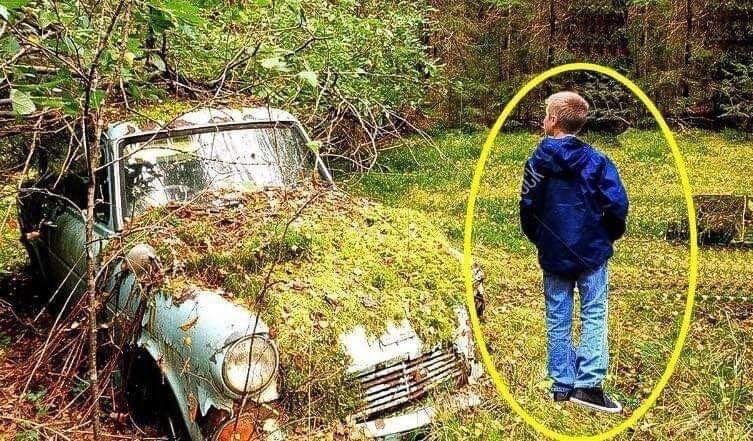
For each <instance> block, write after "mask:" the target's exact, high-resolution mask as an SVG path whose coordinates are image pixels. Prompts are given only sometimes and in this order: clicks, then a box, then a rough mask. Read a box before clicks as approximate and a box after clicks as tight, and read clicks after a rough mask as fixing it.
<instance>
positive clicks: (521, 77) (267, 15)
mask: <svg viewBox="0 0 753 441" xmlns="http://www.w3.org/2000/svg"><path fill="white" fill-rule="evenodd" d="M117 8H122V9H121V10H122V11H123V12H122V17H121V18H120V20H119V21H118V22H117V23H116V24H117V26H115V29H114V30H113V33H112V36H111V38H110V39H109V40H108V41H107V42H106V44H105V45H104V47H103V50H102V54H101V57H100V58H99V59H98V62H99V64H98V73H99V77H100V78H99V82H98V85H97V87H96V90H95V91H94V93H93V98H94V100H93V101H94V103H95V105H96V104H104V103H106V105H105V106H104V108H105V109H106V110H108V111H111V112H115V115H117V116H123V117H126V116H130V117H133V113H138V112H139V109H140V108H142V107H143V106H145V105H153V104H159V103H162V102H165V101H170V100H175V99H180V100H181V101H182V102H185V101H186V100H194V101H193V102H202V103H207V102H212V103H215V104H222V103H228V102H239V101H241V102H243V103H256V104H269V105H273V106H280V107H285V108H288V109H292V110H293V111H294V112H295V113H296V114H297V115H299V116H300V117H301V119H302V120H303V121H304V123H305V124H306V125H307V126H308V127H309V128H310V129H311V130H312V131H313V133H314V135H315V137H316V138H318V139H320V140H322V141H323V143H324V144H323V147H324V149H323V152H324V153H327V154H329V155H331V156H333V157H345V158H347V159H350V160H352V161H353V162H354V163H355V164H356V165H357V166H359V167H366V168H368V167H370V166H372V165H373V164H374V161H375V158H376V153H377V151H378V150H379V148H380V147H382V146H383V143H382V141H383V140H385V138H392V137H395V136H400V135H402V134H404V133H406V132H410V131H415V130H416V129H426V128H433V127H445V128H456V127H464V128H468V127H474V126H484V125H487V124H488V123H489V122H491V121H492V120H493V119H494V118H495V117H496V116H497V114H498V113H499V111H500V110H501V107H502V105H503V104H504V103H505V102H506V101H507V99H509V97H510V96H512V94H513V93H514V91H515V90H516V89H517V88H518V87H519V86H520V85H521V84H523V83H524V82H525V80H526V79H528V78H529V77H531V76H532V75H533V74H535V73H537V72H540V71H542V70H544V69H546V68H547V67H550V66H553V65H556V64H561V63H565V62H570V61H590V62H597V63H602V64H607V65H610V66H612V67H614V68H616V69H618V70H620V71H622V72H624V73H625V74H627V75H628V76H629V77H631V78H633V79H635V80H636V81H637V82H638V83H639V84H640V85H641V86H642V87H643V88H644V89H645V90H646V91H647V93H648V94H649V96H651V97H652V98H653V99H654V100H655V101H656V102H657V104H658V105H659V107H660V108H661V110H662V111H663V113H664V114H665V115H666V116H668V118H669V119H670V121H671V122H672V123H673V124H674V125H675V126H676V127H687V126H700V127H706V128H709V127H710V128H722V127H736V128H739V129H742V130H747V131H750V130H753V104H752V103H753V51H752V50H751V49H753V24H752V23H753V21H751V14H752V13H753V1H751V0H734V1H732V0H722V1H708V0H676V1H668V0H612V1H607V2H604V1H597V0H575V1H563V0H461V1H443V0H431V1H425V0H400V1H384V0H364V1H355V0H344V1H337V2H330V1H324V0H254V1H241V2H227V3H226V2H221V3H215V2H208V1H204V0H148V1H138V2H137V1H131V0H128V1H125V0H123V1H120V0H106V1H101V2H91V3H90V2H81V1H75V0H58V1H51V0H3V2H2V7H0V17H2V18H1V19H0V20H2V32H0V58H1V59H3V60H4V61H3V63H2V64H1V65H0V120H2V122H3V125H2V126H1V127H2V128H0V135H18V134H26V135H27V136H21V137H6V138H4V141H3V142H2V144H0V148H2V149H3V150H2V152H0V153H3V152H15V151H24V150H28V144H29V139H28V134H29V128H30V127H37V128H40V127H41V128H44V129H47V130H46V131H45V132H44V134H46V135H49V134H50V133H58V134H59V132H60V130H61V129H62V127H64V125H65V123H64V119H63V118H60V115H62V116H68V117H70V118H72V117H75V115H78V114H80V113H81V109H82V107H83V105H84V102H83V99H84V95H85V94H84V90H83V88H84V86H85V85H86V82H82V81H81V78H82V76H83V74H84V73H85V72H83V73H82V72H81V71H80V69H76V65H79V64H80V65H86V62H87V61H88V60H93V59H94V58H95V56H96V55H97V47H98V45H97V44H96V43H97V42H98V38H99V37H101V36H102V30H103V28H106V25H107V21H106V18H107V14H106V12H107V11H111V10H117ZM613 86H615V85H614V84H613V83H612V82H611V81H609V80H606V79H603V78H600V77H598V76H595V75H592V74H579V73H574V74H570V75H565V76H562V77H560V78H558V79H556V81H553V82H550V83H549V84H548V85H547V87H545V88H542V89H541V90H540V91H539V92H538V93H537V94H534V95H532V96H531V97H530V99H529V100H527V101H526V102H525V103H524V104H523V105H522V106H521V107H520V108H519V109H518V111H517V113H516V115H515V117H514V118H513V121H512V126H513V127H514V126H516V125H517V126H531V125H535V124H537V119H538V116H536V112H537V111H538V110H540V109H539V107H538V106H539V105H538V104H536V103H538V102H540V101H541V98H542V97H543V95H545V94H546V93H549V92H551V91H552V90H554V89H558V88H562V87H566V88H573V89H576V90H579V91H580V92H582V93H583V94H584V95H586V96H587V97H588V98H589V100H590V101H591V102H592V103H593V105H594V108H595V112H594V113H593V118H592V121H591V124H590V126H589V127H590V128H593V129H600V130H609V131H614V132H619V131H622V130H624V129H625V128H627V127H630V126H639V127H640V126H646V125H647V124H648V123H649V120H648V119H647V115H646V114H645V113H644V111H643V110H642V108H641V107H639V106H637V105H636V103H635V102H634V101H633V100H632V99H631V97H630V96H629V94H628V93H627V92H626V91H624V90H623V89H621V88H618V87H613ZM128 114H130V115H128ZM42 115H44V118H41V119H40V118H38V117H39V116H42ZM53 115H56V117H53ZM173 116H174V115H164V118H163V119H169V118H170V117H173ZM114 117H115V116H113V118H114ZM11 141H12V142H11ZM0 156H3V157H7V156H8V155H7V154H6V155H0ZM14 156H17V155H14Z"/></svg>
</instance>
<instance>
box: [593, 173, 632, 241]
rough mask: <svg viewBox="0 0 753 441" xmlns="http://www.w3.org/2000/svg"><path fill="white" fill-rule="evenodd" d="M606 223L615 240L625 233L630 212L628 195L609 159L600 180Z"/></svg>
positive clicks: (602, 206) (611, 236)
mask: <svg viewBox="0 0 753 441" xmlns="http://www.w3.org/2000/svg"><path fill="white" fill-rule="evenodd" d="M599 193H600V196H601V208H602V210H603V211H602V213H603V221H604V225H605V227H606V229H607V232H608V233H609V235H610V238H611V239H612V240H613V241H615V240H617V239H619V238H621V237H622V235H623V234H625V229H626V226H627V214H628V206H629V202H628V196H627V192H626V191H625V186H624V185H623V184H622V180H621V179H620V174H619V172H618V171H617V167H616V166H615V165H614V163H613V162H612V161H611V160H609V159H607V160H606V165H605V166H604V169H603V170H602V174H601V179H600V181H599Z"/></svg>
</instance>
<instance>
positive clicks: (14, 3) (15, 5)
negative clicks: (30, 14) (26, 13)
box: [0, 0, 31, 11]
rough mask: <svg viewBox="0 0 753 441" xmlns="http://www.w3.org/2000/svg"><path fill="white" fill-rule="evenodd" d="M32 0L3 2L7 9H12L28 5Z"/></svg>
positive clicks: (7, 0) (6, 0)
mask: <svg viewBox="0 0 753 441" xmlns="http://www.w3.org/2000/svg"><path fill="white" fill-rule="evenodd" d="M30 1H31V0H3V4H2V5H0V6H5V7H6V8H7V10H9V11H12V10H14V9H18V8H22V7H24V6H26V5H27V4H28V3H29V2H30Z"/></svg>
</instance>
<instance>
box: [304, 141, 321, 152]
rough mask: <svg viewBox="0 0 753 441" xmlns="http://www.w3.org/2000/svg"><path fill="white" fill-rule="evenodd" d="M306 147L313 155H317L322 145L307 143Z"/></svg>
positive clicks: (317, 142)
mask: <svg viewBox="0 0 753 441" xmlns="http://www.w3.org/2000/svg"><path fill="white" fill-rule="evenodd" d="M306 147H308V148H309V150H311V151H312V152H314V153H319V151H320V150H321V149H322V143H321V141H309V142H308V143H307V144H306Z"/></svg>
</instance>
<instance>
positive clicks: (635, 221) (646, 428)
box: [345, 130, 753, 440]
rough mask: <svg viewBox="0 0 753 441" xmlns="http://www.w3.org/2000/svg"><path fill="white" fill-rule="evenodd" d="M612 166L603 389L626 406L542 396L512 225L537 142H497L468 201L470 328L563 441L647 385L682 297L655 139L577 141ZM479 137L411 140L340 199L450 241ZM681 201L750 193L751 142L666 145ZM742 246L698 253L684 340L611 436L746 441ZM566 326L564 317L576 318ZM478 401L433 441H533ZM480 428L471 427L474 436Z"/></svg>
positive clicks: (511, 138) (517, 422) (751, 282)
mask: <svg viewBox="0 0 753 441" xmlns="http://www.w3.org/2000/svg"><path fill="white" fill-rule="evenodd" d="M585 138H586V139H587V140H588V141H589V142H591V143H592V144H593V145H594V146H596V147H597V148H599V149H600V150H602V151H605V152H606V153H607V154H608V155H609V156H610V157H611V158H612V159H613V160H614V161H615V163H616V164H617V166H618V167H619V169H620V172H621V175H622V177H623V180H624V181H625V185H626V187H627V189H628V193H629V195H630V200H631V212H630V217H629V226H628V234H627V236H626V237H625V239H624V240H622V241H620V242H619V243H618V244H617V252H616V256H615V257H614V259H613V260H612V263H611V265H610V271H611V283H610V290H611V291H610V293H611V296H610V346H611V348H610V349H611V350H610V354H611V363H610V370H609V374H608V378H607V385H606V386H607V388H608V389H609V390H611V391H612V392H613V393H614V394H615V396H616V397H617V398H618V399H620V400H621V401H622V402H623V403H624V404H625V405H626V407H627V412H626V414H625V415H618V416H604V415H600V414H599V415H597V414H594V413H593V412H590V411H587V410H582V409H580V408H576V407H574V406H570V405H564V406H563V405H555V404H553V403H552V402H551V401H550V399H549V396H548V384H549V383H548V379H547V375H546V362H545V360H546V340H545V335H544V332H545V330H544V323H543V313H544V305H543V298H542V297H543V296H542V295H541V286H540V285H541V281H540V278H541V275H540V270H539V268H538V264H537V262H536V251H535V248H534V247H533V246H532V245H531V244H529V243H528V242H527V241H526V240H525V238H524V237H523V236H522V235H521V233H520V230H519V227H518V211H517V203H518V191H519V186H520V182H521V178H522V171H523V164H524V162H525V160H526V158H527V157H528V155H529V154H530V152H531V151H532V149H533V148H534V147H535V145H536V143H537V141H538V138H537V136H536V135H532V134H528V133H521V132H519V133H507V134H502V135H500V137H499V138H498V139H497V141H496V144H495V148H494V150H493V152H492V155H491V157H490V160H489V163H488V164H487V167H486V170H485V174H484V179H483V182H482V188H481V191H480V193H479V199H478V202H477V210H476V213H475V225H474V246H475V248H474V255H475V257H476V258H477V259H479V260H481V262H482V263H483V265H484V269H485V271H486V273H487V276H488V283H487V291H486V295H487V305H488V310H487V312H486V314H485V317H484V319H485V321H484V324H483V330H484V334H485V337H486V340H487V342H488V343H489V346H490V351H491V352H492V355H493V357H494V360H495V365H496V367H497V369H498V370H499V371H500V373H501V374H502V375H503V377H504V378H505V380H506V382H507V383H508V384H509V385H510V390H511V392H512V394H513V395H514V396H515V397H516V398H517V399H518V401H519V402H520V403H521V405H522V406H523V407H524V408H525V409H526V410H527V411H528V412H529V413H531V414H532V415H534V416H535V417H536V418H537V419H538V420H539V421H541V422H542V423H544V424H546V425H547V426H550V427H551V428H553V429H555V430H558V431H560V432H564V433H568V434H592V433H596V432H601V431H604V430H606V429H609V428H610V427H612V426H614V425H615V424H618V423H619V422H620V421H621V420H622V419H623V418H625V416H626V415H627V414H629V413H630V412H631V411H632V410H633V409H635V408H636V407H637V406H638V405H639V404H640V402H641V400H643V398H645V397H646V396H647V395H648V393H649V392H650V390H651V388H652V387H653V385H654V384H655V383H656V381H657V380H658V378H659V377H660V375H661V373H662V371H663V370H664V367H665V365H666V360H667V358H668V356H669V354H670V352H671V350H672V347H673V344H674V342H675V339H676V338H677V334H678V329H679V323H680V319H681V313H682V311H683V308H684V301H685V298H684V296H685V293H686V289H687V280H686V278H687V266H688V264H687V262H688V257H689V252H688V247H687V245H683V244H673V243H668V242H667V241H665V240H664V233H665V231H666V229H667V226H668V224H669V223H670V222H672V221H676V220H678V219H681V218H682V217H683V216H685V206H684V202H683V199H682V197H681V192H680V185H679V179H678V175H677V171H676V169H675V166H674V162H673V158H672V156H671V155H670V153H669V148H668V147H667V145H666V143H665V141H664V140H663V138H662V137H661V135H660V134H659V133H656V132H652V131H636V130H630V131H627V132H625V133H623V134H620V135H618V136H603V135H598V134H596V135H595V134H587V135H585ZM484 139H485V133H478V134H462V133H454V132H451V133H446V134H442V135H440V136H437V137H435V139H434V144H435V145H434V146H430V145H427V144H426V143H424V142H422V141H421V140H418V139H411V140H408V141H406V142H405V143H404V144H402V145H399V146H396V147H395V148H393V149H391V150H390V151H388V152H387V153H386V154H385V155H384V156H383V158H382V160H381V161H380V164H381V166H380V168H378V169H377V170H375V171H373V172H370V173H366V174H364V175H358V176H354V177H352V179H350V180H348V181H347V183H346V184H345V185H346V186H347V187H348V188H349V189H350V191H352V192H354V193H356V194H359V195H363V196H368V197H371V198H375V199H377V200H380V201H382V202H383V203H385V204H391V205H395V206H401V207H411V208H415V209H417V210H420V211H424V212H426V213H427V214H429V215H430V216H431V218H432V219H433V220H434V222H435V223H436V224H437V225H439V226H440V228H442V230H443V231H444V232H445V234H446V235H447V236H448V237H449V238H450V240H452V241H453V242H454V243H455V244H456V245H457V246H460V245H461V243H462V234H463V232H462V231H463V230H462V226H463V221H464V216H465V204H466V200H467V196H468V189H469V187H470V179H471V173H472V171H473V168H474V166H475V162H476V158H477V157H478V155H479V153H480V147H481V145H482V144H483V141H484ZM679 144H680V148H681V150H682V153H683V155H684V156H685V159H686V163H687V166H688V170H689V174H690V180H691V185H692V186H693V189H694V192H695V193H697V194H700V193H735V194H752V193H753V186H751V182H750V166H751V165H753V163H752V162H751V159H750V158H751V157H753V141H751V139H750V137H746V136H743V135H739V134H735V133H731V132H726V133H719V134H715V133H710V132H704V131H691V132H687V133H684V134H682V135H680V136H679ZM752 260H753V251H748V250H727V249H721V248H716V249H714V248H705V249H703V250H702V251H701V254H700V271H699V285H698V292H697V295H698V299H697V306H696V309H695V314H694V321H693V325H692V328H691V334H690V336H689V339H688V343H687V345H686V347H685V349H684V351H683V355H682V358H681V360H680V363H679V365H678V368H677V371H676V372H675V374H674V375H673V377H672V379H671V380H670V383H669V385H668V386H667V388H666V389H665V391H664V393H663V394H662V395H661V396H660V399H659V401H658V402H657V404H656V406H655V407H654V408H653V409H652V410H651V411H650V412H649V414H648V415H647V416H646V417H645V418H644V419H642V420H641V421H640V422H639V423H638V425H637V426H636V427H634V428H633V429H631V430H629V431H628V432H626V433H625V434H623V435H621V438H622V439H674V438H678V437H679V438H686V439H714V440H716V439H718V440H722V439H725V440H726V439H743V438H747V437H750V436H751V435H752V434H753V376H752V375H751V373H750V372H751V371H753V355H752V354H751V349H750V346H751V343H753V318H752V317H751V312H750V311H751V303H753V293H751V291H752V290H753V265H750V262H751V261H752ZM576 326H577V319H576ZM482 394H483V396H484V397H485V399H484V404H483V405H482V406H481V407H480V408H479V409H476V410H475V411H473V412H469V413H466V414H464V415H461V416H452V415H448V416H447V417H446V418H445V419H444V421H442V422H441V423H440V424H438V425H437V428H436V430H435V432H434V435H435V436H436V437H437V438H438V439H531V437H536V436H537V435H536V434H535V433H534V432H533V431H532V429H530V428H529V427H528V426H527V425H526V424H525V423H524V422H523V421H522V420H521V419H520V418H519V417H518V416H517V415H515V414H514V413H513V412H512V411H511V410H510V408H509V407H508V406H507V404H506V403H505V402H504V401H503V400H502V399H501V398H498V397H497V395H496V393H495V391H494V389H493V387H492V385H491V384H490V382H487V383H486V384H484V385H483V386H482ZM479 428H482V429H481V430H478V429H479Z"/></svg>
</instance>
